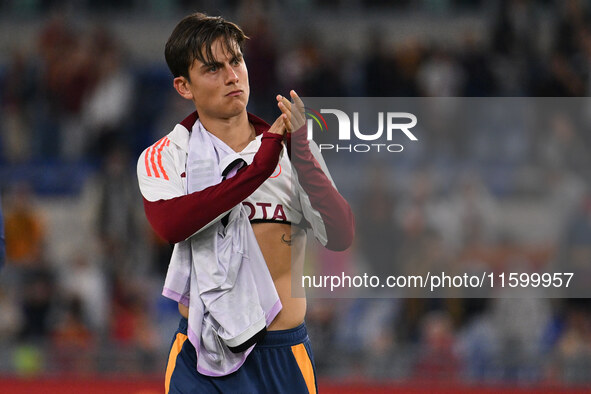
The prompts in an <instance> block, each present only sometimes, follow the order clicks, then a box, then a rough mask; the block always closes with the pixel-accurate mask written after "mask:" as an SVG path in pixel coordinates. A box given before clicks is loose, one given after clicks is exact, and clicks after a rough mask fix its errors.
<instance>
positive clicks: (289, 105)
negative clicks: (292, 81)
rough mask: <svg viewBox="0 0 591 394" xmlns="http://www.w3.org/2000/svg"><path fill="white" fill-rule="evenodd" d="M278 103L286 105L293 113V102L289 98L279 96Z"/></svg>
mask: <svg viewBox="0 0 591 394" xmlns="http://www.w3.org/2000/svg"><path fill="white" fill-rule="evenodd" d="M277 101H278V102H279V103H282V104H283V105H285V106H286V107H287V108H288V109H289V110H290V111H291V101H289V99H288V98H287V97H284V96H281V95H277Z"/></svg>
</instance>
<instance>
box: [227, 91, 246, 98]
mask: <svg viewBox="0 0 591 394" xmlns="http://www.w3.org/2000/svg"><path fill="white" fill-rule="evenodd" d="M242 93H244V92H243V91H242V90H232V91H231V92H230V93H228V94H226V96H228V97H236V96H240V95H241V94H242Z"/></svg>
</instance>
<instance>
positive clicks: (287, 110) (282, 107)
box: [277, 102, 291, 118]
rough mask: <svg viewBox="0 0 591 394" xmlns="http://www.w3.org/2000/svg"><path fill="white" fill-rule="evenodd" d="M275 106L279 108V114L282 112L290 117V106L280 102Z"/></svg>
mask: <svg viewBox="0 0 591 394" xmlns="http://www.w3.org/2000/svg"><path fill="white" fill-rule="evenodd" d="M277 106H278V107H279V109H280V110H281V112H283V113H284V114H285V115H286V116H287V117H288V118H290V117H291V106H290V107H288V106H286V105H285V104H284V103H283V102H280V103H279V104H277Z"/></svg>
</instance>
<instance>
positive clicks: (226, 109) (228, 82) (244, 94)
mask: <svg viewBox="0 0 591 394" xmlns="http://www.w3.org/2000/svg"><path fill="white" fill-rule="evenodd" d="M232 44H233V45H234V51H233V52H234V53H235V55H232V53H231V52H230V51H229V50H227V48H226V47H225V46H224V42H223V40H222V39H221V38H218V39H217V40H215V41H214V43H213V45H212V46H211V52H212V54H213V57H214V59H215V61H214V62H212V63H208V64H204V63H202V62H201V61H199V60H195V61H194V62H193V65H192V66H191V68H190V69H189V77H190V79H191V80H190V81H187V88H188V90H189V91H190V93H191V95H192V101H193V103H195V107H196V108H197V111H198V112H199V116H200V117H212V118H217V119H228V118H231V117H234V116H237V115H240V114H241V113H242V112H243V111H245V110H246V104H247V103H248V97H249V95H250V87H249V85H248V70H247V69H246V64H245V63H244V58H243V57H242V53H241V52H240V48H239V47H238V44H236V43H235V42H232Z"/></svg>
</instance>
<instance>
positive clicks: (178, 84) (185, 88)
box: [173, 77, 193, 100]
mask: <svg viewBox="0 0 591 394" xmlns="http://www.w3.org/2000/svg"><path fill="white" fill-rule="evenodd" d="M173 85H174V88H175V89H176V91H177V92H178V93H179V94H180V95H181V97H182V98H186V99H187V100H193V93H191V90H190V89H189V81H188V80H187V78H185V77H176V78H175V79H174V80H173Z"/></svg>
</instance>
